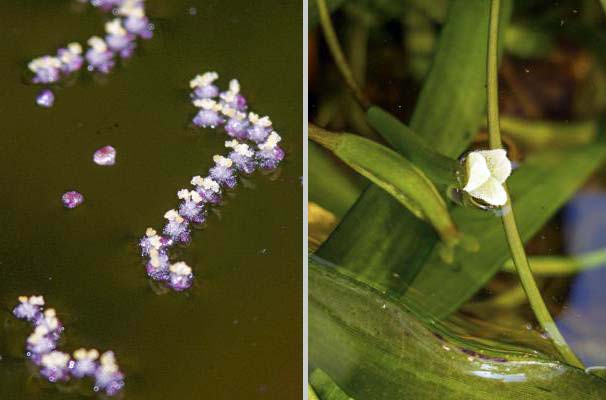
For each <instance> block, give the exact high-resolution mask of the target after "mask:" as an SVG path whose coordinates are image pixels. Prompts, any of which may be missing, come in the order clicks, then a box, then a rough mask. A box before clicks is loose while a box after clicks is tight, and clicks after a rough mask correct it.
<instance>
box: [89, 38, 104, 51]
mask: <svg viewBox="0 0 606 400" xmlns="http://www.w3.org/2000/svg"><path fill="white" fill-rule="evenodd" d="M86 43H88V45H89V46H90V47H92V48H93V50H94V51H96V52H97V53H104V52H106V51H107V43H105V41H104V40H103V39H101V38H100V37H99V36H92V37H91V38H90V39H88V41H87V42H86Z"/></svg>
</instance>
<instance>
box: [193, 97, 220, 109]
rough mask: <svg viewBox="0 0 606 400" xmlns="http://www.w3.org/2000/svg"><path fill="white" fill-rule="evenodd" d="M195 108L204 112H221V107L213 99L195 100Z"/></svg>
mask: <svg viewBox="0 0 606 400" xmlns="http://www.w3.org/2000/svg"><path fill="white" fill-rule="evenodd" d="M194 107H198V108H201V109H203V110H212V111H217V112H218V111H221V109H222V108H221V105H220V104H219V103H217V102H216V101H214V100H211V99H196V100H194Z"/></svg>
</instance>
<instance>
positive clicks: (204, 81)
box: [189, 72, 219, 89]
mask: <svg viewBox="0 0 606 400" xmlns="http://www.w3.org/2000/svg"><path fill="white" fill-rule="evenodd" d="M217 79H219V74H217V73H216V72H205V73H204V74H203V75H196V77H195V78H194V79H192V80H191V81H189V87H190V88H192V89H194V88H197V87H204V86H208V85H210V84H211V83H213V82H214V81H216V80H217Z"/></svg>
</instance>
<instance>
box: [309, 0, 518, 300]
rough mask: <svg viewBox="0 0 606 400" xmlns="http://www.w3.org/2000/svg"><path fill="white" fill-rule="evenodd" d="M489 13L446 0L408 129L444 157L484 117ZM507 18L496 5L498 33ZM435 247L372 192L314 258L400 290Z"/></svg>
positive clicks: (462, 0)
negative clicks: (443, 17) (434, 48)
mask: <svg viewBox="0 0 606 400" xmlns="http://www.w3.org/2000/svg"><path fill="white" fill-rule="evenodd" d="M489 6H490V2H488V1H485V0H450V1H449V6H448V13H447V17H446V23H445V24H444V26H443V28H442V31H441V35H440V39H439V45H438V50H437V53H436V56H435V60H434V63H433V65H432V68H431V70H430V72H429V75H428V77H427V79H426V81H425V84H424V86H423V90H422V91H421V95H420V98H419V101H418V103H417V106H416V108H415V112H414V115H413V118H412V121H411V123H410V128H411V129H412V131H413V132H415V133H417V134H419V135H420V136H421V137H422V138H423V139H424V140H425V142H426V143H427V144H428V145H429V146H431V148H432V149H434V150H435V151H436V152H439V153H442V154H444V155H446V156H449V157H453V158H458V156H459V155H460V154H461V152H462V151H464V149H466V148H467V147H468V146H469V144H470V142H471V139H472V136H473V135H474V134H475V133H476V132H477V130H478V126H479V121H480V119H481V117H482V116H484V111H485V108H486V90H485V87H484V83H485V80H486V51H487V46H486V37H487V35H488V16H489ZM510 12H511V1H504V2H503V4H502V12H501V15H502V16H503V21H502V23H501V26H502V28H503V29H504V28H505V27H506V26H507V16H508V15H509V13H510ZM435 243H436V236H435V235H434V234H433V233H432V230H431V228H430V227H429V226H428V225H427V224H425V223H424V222H423V221H420V220H418V219H415V218H414V217H413V216H412V214H411V213H410V212H409V211H407V210H406V209H405V208H404V207H402V206H401V204H400V203H398V202H397V201H396V200H395V199H393V198H392V197H391V196H389V195H388V194H387V193H385V192H384V191H383V190H381V189H380V188H379V187H377V186H374V185H373V186H370V187H369V188H368V189H367V190H366V191H365V192H364V193H363V194H362V196H361V197H360V199H359V200H358V201H357V202H356V204H355V205H354V207H353V208H352V209H351V210H350V211H349V213H348V214H347V215H346V216H345V218H344V219H343V220H342V221H341V224H340V225H339V226H338V227H337V228H336V229H335V231H334V232H333V233H332V235H331V236H330V238H329V239H328V240H327V241H326V242H325V243H324V244H323V245H322V247H320V249H318V254H319V255H321V256H322V257H324V258H326V259H329V260H331V261H334V262H336V263H338V264H339V265H342V266H343V267H345V268H348V269H350V270H351V271H352V272H355V273H357V274H358V277H359V278H360V279H363V280H364V281H365V282H368V283H371V284H373V285H377V286H379V287H388V288H396V290H401V289H399V288H400V285H402V284H403V283H406V282H407V281H409V280H410V279H412V278H413V277H414V276H416V274H417V272H418V270H419V269H420V268H421V266H422V265H423V264H424V262H425V258H426V257H427V255H428V254H429V252H430V251H431V250H432V249H433V247H434V245H435ZM436 291H439V290H438V289H436Z"/></svg>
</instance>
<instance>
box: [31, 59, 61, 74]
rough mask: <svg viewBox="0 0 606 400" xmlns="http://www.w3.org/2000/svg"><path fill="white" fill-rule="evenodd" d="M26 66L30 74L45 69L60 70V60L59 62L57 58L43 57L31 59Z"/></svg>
mask: <svg viewBox="0 0 606 400" xmlns="http://www.w3.org/2000/svg"><path fill="white" fill-rule="evenodd" d="M27 66H28V68H29V69H30V70H31V71H32V72H36V71H38V70H39V69H45V68H48V69H51V68H60V67H61V60H59V59H58V58H57V57H51V56H43V57H39V58H35V59H33V60H32V61H30V63H29V64H28V65H27Z"/></svg>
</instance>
